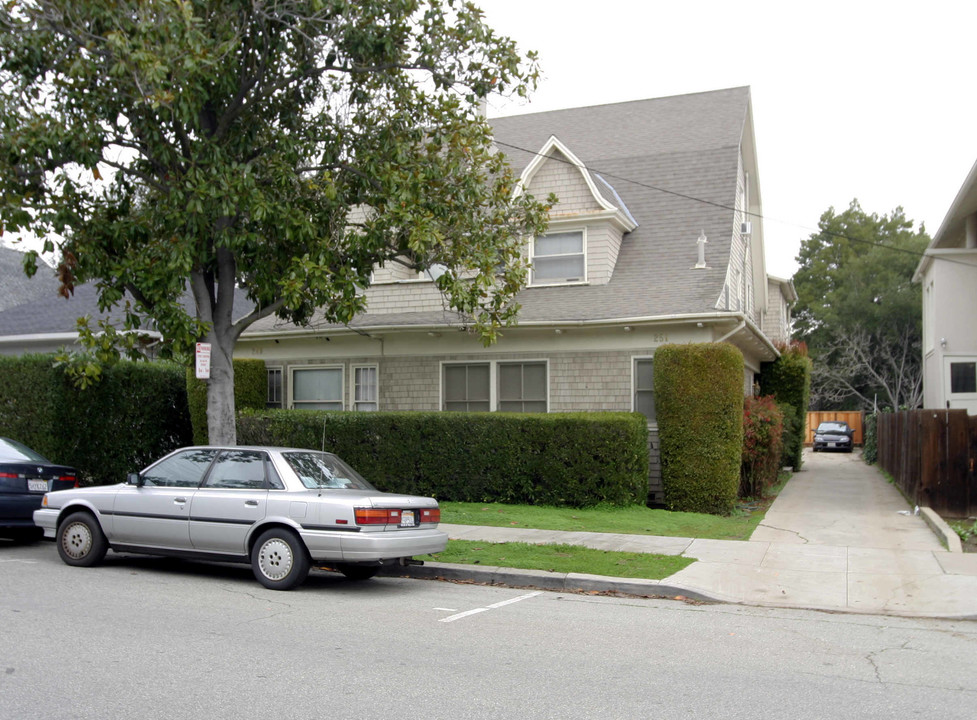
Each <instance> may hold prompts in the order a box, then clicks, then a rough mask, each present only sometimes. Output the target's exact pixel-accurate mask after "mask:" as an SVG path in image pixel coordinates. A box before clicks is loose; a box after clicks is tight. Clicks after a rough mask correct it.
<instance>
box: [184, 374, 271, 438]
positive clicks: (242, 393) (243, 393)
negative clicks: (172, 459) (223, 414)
mask: <svg viewBox="0 0 977 720" xmlns="http://www.w3.org/2000/svg"><path fill="white" fill-rule="evenodd" d="M267 399H268V371H267V370H266V369H265V363H264V361H263V360H250V359H235V360H234V408H235V410H237V411H241V410H263V409H264V407H265V403H266V401H267ZM187 402H188V404H189V405H190V421H191V423H192V424H193V444H194V445H206V444H207V443H209V442H210V438H209V430H208V427H207V381H206V380H198V379H197V376H196V373H195V371H194V369H193V368H188V369H187Z"/></svg>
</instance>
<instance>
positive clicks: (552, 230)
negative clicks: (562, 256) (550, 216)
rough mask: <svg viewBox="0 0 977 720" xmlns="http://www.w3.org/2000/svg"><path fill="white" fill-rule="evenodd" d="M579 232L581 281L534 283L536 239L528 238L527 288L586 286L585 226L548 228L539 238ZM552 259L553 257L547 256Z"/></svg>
mask: <svg viewBox="0 0 977 720" xmlns="http://www.w3.org/2000/svg"><path fill="white" fill-rule="evenodd" d="M573 232H579V233H580V234H581V236H582V239H581V252H582V253H583V279H581V280H558V281H556V282H536V271H535V268H534V267H533V260H534V259H535V256H536V238H535V237H534V238H530V240H529V265H530V269H529V287H562V286H566V285H588V284H589V283H590V281H589V279H588V278H589V273H588V265H589V264H590V263H589V258H588V256H587V226H586V225H574V226H572V227H559V228H557V227H553V226H552V225H551V226H550V228H549V230H548V232H545V233H543V235H542V236H541V237H546V236H547V235H556V234H558V233H559V234H563V233H573ZM547 257H553V256H547Z"/></svg>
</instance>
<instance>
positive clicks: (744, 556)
mask: <svg viewBox="0 0 977 720" xmlns="http://www.w3.org/2000/svg"><path fill="white" fill-rule="evenodd" d="M908 509H909V508H907V505H906V502H905V500H904V499H903V498H902V496H901V495H900V494H899V492H898V491H897V490H896V489H895V488H894V487H893V486H892V485H891V484H889V483H888V482H887V481H886V480H885V479H884V478H883V477H882V475H881V474H880V473H879V472H878V471H877V470H876V469H875V468H873V467H870V466H868V465H865V464H864V463H863V462H862V461H861V458H860V457H859V456H858V455H857V454H853V455H847V454H825V453H818V454H813V453H807V454H806V455H805V465H804V469H803V470H802V471H801V472H800V473H797V474H795V475H794V477H793V478H791V480H790V482H788V484H787V487H786V488H785V489H784V490H783V491H782V492H781V494H780V496H779V497H778V498H777V499H776V500H775V501H774V503H773V505H772V506H771V508H770V510H769V511H768V512H767V514H766V517H765V519H764V521H763V522H762V523H761V524H760V526H759V527H758V528H757V529H756V531H755V532H754V533H753V536H752V537H751V538H750V540H749V541H732V540H701V539H692V538H674V537H657V536H651V535H622V534H613V533H586V532H555V531H548V530H529V529H524V528H496V527H476V526H466V525H448V524H442V525H441V526H440V527H441V529H443V530H444V531H445V532H447V533H448V535H449V537H451V538H452V539H462V540H479V541H485V542H506V541H519V542H530V543H567V544H572V545H583V546H586V547H593V548H598V549H603V550H621V551H628V552H653V553H660V554H663V555H683V556H685V557H691V558H695V559H696V560H698V562H696V563H693V564H692V565H690V566H689V567H687V568H685V569H684V570H681V571H680V572H677V573H675V574H674V575H671V576H670V577H667V578H664V579H663V580H660V581H651V580H633V579H628V578H603V577H597V576H587V575H575V574H558V573H545V572H538V571H525V570H511V569H506V568H485V567H481V566H472V565H450V566H449V565H444V564H439V563H429V564H428V565H426V566H424V567H420V568H412V569H411V574H413V575H416V576H427V577H445V578H449V579H467V580H472V581H476V582H489V583H502V584H507V585H517V586H534V587H545V588H548V589H560V590H605V591H618V592H624V593H630V594H639V595H662V596H675V595H683V596H686V597H690V598H697V599H703V600H714V601H720V602H732V603H742V604H747V605H766V606H775V607H796V608H809V609H817V610H829V611H842V612H860V613H872V614H891V615H906V616H921V617H953V618H971V619H977V554H962V553H957V552H953V553H951V552H948V551H947V550H946V548H945V547H944V546H943V544H942V543H941V542H940V541H939V540H938V539H937V537H936V535H934V533H933V532H932V531H931V530H930V528H929V527H928V526H927V524H926V523H925V522H924V520H923V518H922V517H920V516H914V515H911V514H909V515H906V514H902V513H904V512H906V511H907V510H908Z"/></svg>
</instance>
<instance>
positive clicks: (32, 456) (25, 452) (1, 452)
mask: <svg viewBox="0 0 977 720" xmlns="http://www.w3.org/2000/svg"><path fill="white" fill-rule="evenodd" d="M0 460H12V461H14V462H39V463H45V464H47V465H50V464H51V462H50V461H49V460H48V459H47V458H46V457H44V456H43V455H41V454H40V453H36V452H34V451H33V450H31V449H30V448H29V447H26V446H24V445H21V444H20V443H19V442H15V441H13V440H9V439H8V438H0Z"/></svg>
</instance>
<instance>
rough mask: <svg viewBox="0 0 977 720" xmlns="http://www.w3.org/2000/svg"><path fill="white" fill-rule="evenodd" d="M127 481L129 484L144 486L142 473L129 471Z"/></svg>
mask: <svg viewBox="0 0 977 720" xmlns="http://www.w3.org/2000/svg"><path fill="white" fill-rule="evenodd" d="M126 482H127V483H128V484H129V485H135V486H136V487H142V486H143V482H144V481H143V479H142V475H140V474H139V473H135V472H133V473H129V474H128V475H126Z"/></svg>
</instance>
